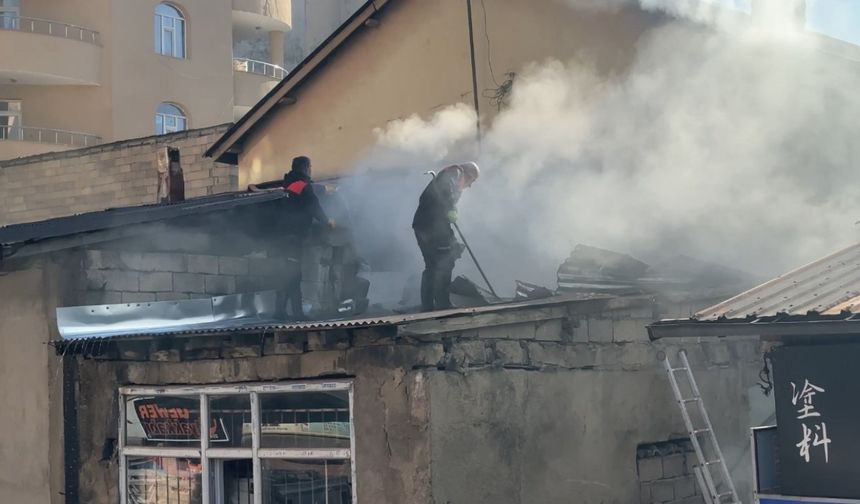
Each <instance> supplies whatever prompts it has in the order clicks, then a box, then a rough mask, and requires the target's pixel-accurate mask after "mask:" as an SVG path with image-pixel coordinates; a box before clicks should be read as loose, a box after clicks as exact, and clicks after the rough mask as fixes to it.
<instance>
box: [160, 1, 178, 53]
mask: <svg viewBox="0 0 860 504" xmlns="http://www.w3.org/2000/svg"><path fill="white" fill-rule="evenodd" d="M153 26H154V30H155V33H154V34H153V35H154V39H155V52H156V53H158V54H163V55H165V56H173V57H174V58H185V18H184V17H183V16H182V13H181V12H179V9H177V8H176V7H174V6H172V5H170V4H166V3H162V4H158V7H156V8H155V22H154V23H153Z"/></svg>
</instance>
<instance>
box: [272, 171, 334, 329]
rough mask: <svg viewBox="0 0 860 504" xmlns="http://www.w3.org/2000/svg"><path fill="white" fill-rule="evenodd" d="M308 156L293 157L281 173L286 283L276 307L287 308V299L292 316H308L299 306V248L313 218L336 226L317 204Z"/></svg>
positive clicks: (298, 319) (300, 274) (300, 304)
mask: <svg viewBox="0 0 860 504" xmlns="http://www.w3.org/2000/svg"><path fill="white" fill-rule="evenodd" d="M312 184H313V181H312V180H311V160H310V158H308V157H307V156H299V157H296V158H293V162H292V166H291V169H290V172H289V173H285V174H284V185H283V190H284V192H285V193H286V194H287V197H286V198H285V199H284V211H285V214H286V216H285V220H286V229H284V242H283V243H284V246H283V253H284V255H285V256H286V258H287V271H286V273H287V285H286V290H285V293H284V294H281V295H279V296H278V297H279V299H278V309H280V310H286V304H287V302H289V303H290V307H291V309H292V319H293V320H296V321H302V320H307V317H306V316H305V314H304V311H303V310H302V287H301V285H302V248H303V245H304V242H305V240H306V239H307V237H308V233H309V232H310V228H311V224H312V223H313V221H314V220H316V221H318V222H320V223H322V224H327V225H328V226H329V227H330V228H332V229H333V228H334V227H335V222H334V220H332V219H329V218H328V217H327V216H326V214H325V211H324V210H323V209H322V206H321V205H320V202H319V199H318V198H317V196H316V194H314V190H313V187H312Z"/></svg>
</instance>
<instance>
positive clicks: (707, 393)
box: [70, 299, 761, 504]
mask: <svg viewBox="0 0 860 504" xmlns="http://www.w3.org/2000/svg"><path fill="white" fill-rule="evenodd" d="M653 309H654V307H653V306H652V305H651V301H650V300H649V299H618V300H611V301H605V300H603V301H594V302H585V303H576V302H572V303H570V304H568V305H564V304H557V303H556V304H552V305H547V306H541V305H537V306H534V307H531V308H526V309H521V310H518V311H507V312H504V313H499V314H492V315H493V316H496V317H503V319H504V322H499V320H501V319H493V316H491V317H486V316H481V315H470V314H465V315H462V316H461V317H457V318H448V319H446V320H445V321H433V320H431V321H424V322H418V323H415V324H408V323H407V324H403V325H401V326H400V327H396V328H395V327H380V328H368V329H354V330H335V331H322V332H308V333H304V332H289V333H281V334H272V333H271V332H269V333H268V334H262V335H259V334H250V335H244V336H241V335H235V336H232V337H228V338H224V337H217V338H208V337H205V336H200V337H195V338H188V339H181V338H174V339H161V340H158V341H153V342H142V343H141V342H128V344H124V343H123V342H122V341H120V342H118V343H117V344H116V345H111V344H106V345H90V346H89V347H87V346H83V347H82V349H83V350H82V352H83V354H84V355H83V356H79V357H78V364H79V368H80V374H79V376H80V379H79V391H80V394H79V396H78V400H79V402H80V405H81V407H80V408H79V411H80V412H81V413H80V415H79V423H78V430H79V432H80V435H81V445H80V446H81V470H80V475H81V496H82V497H83V498H84V499H85V500H86V501H87V502H93V503H101V502H104V503H107V502H112V501H115V500H116V495H117V492H118V491H117V485H118V482H119V474H118V466H117V459H116V456H115V454H110V455H108V458H105V451H104V447H105V446H106V445H107V446H110V442H111V440H112V439H115V437H116V436H117V431H116V422H115V420H112V419H111V418H108V419H107V420H106V418H105V415H106V413H105V412H109V413H107V414H108V415H113V414H114V412H115V411H116V410H117V406H116V402H115V401H116V391H117V389H118V387H120V386H123V385H131V384H141V385H143V384H146V385H163V384H216V383H241V382H255V381H279V380H301V379H305V380H307V379H317V378H324V377H327V376H329V377H330V376H342V377H352V379H354V382H355V385H356V388H355V396H354V404H355V436H356V452H355V459H356V469H357V480H356V482H355V485H356V489H357V491H358V499H359V502H415V503H445V502H499V503H511V504H514V503H530V502H567V501H570V500H571V499H574V500H576V501H577V502H589V503H590V502H605V503H617V504H630V503H632V502H637V499H638V498H639V496H640V482H643V483H647V484H648V486H649V488H650V486H651V485H652V484H653V485H654V486H656V487H658V488H662V486H664V485H666V484H668V485H669V487H668V490H667V489H663V490H661V491H660V493H658V495H668V498H666V499H665V502H675V501H679V502H684V503H685V504H686V503H689V502H694V501H691V500H688V501H684V500H683V499H685V498H687V497H689V496H688V495H686V493H687V492H689V486H688V483H689V478H687V477H686V476H685V473H684V471H683V469H679V468H672V467H669V464H670V463H671V456H667V457H665V459H666V463H667V467H666V468H665V470H662V469H661V470H660V471H656V472H655V471H649V472H648V473H645V472H644V471H645V470H644V469H640V466H643V467H644V465H645V464H644V463H642V464H640V463H639V459H640V457H639V455H638V450H639V447H640V445H642V444H643V443H645V444H651V443H660V442H665V441H669V440H677V439H679V438H683V437H684V428H683V424H682V421H681V415H680V412H679V410H678V408H677V405H676V404H675V402H674V399H673V398H672V395H671V392H670V389H669V384H668V381H667V379H666V377H665V373H664V372H663V370H662V367H661V366H660V363H659V361H658V358H657V357H658V355H657V354H658V352H659V351H665V352H667V353H671V354H672V355H673V356H674V352H675V351H677V350H678V349H679V348H680V347H684V346H685V347H687V349H688V351H689V352H690V361H691V363H692V365H693V367H694V372H695V373H696V376H697V377H698V379H699V385H700V387H701V390H702V394H703V397H704V398H705V401H706V405H707V407H708V409H709V411H710V412H711V417H712V420H713V422H714V425H715V428H716V431H717V434H718V437H719V440H720V442H721V444H722V447H723V451H724V453H725V455H726V460H727V462H728V465H729V467H730V469H731V470H732V473H733V475H734V477H735V482H736V484H737V485H738V488H739V491H740V492H741V494H742V495H741V498H742V499H743V500H744V501H745V502H746V501H749V500H750V497H751V494H750V481H751V478H752V472H751V468H750V462H749V461H750V460H751V459H750V456H749V453H748V449H749V444H748V433H749V431H748V428H749V427H750V425H751V424H752V420H751V419H750V415H749V410H748V404H749V403H750V402H752V401H755V400H757V397H756V394H759V392H758V389H757V388H755V389H754V391H753V392H750V388H751V387H754V386H755V384H756V383H757V380H758V368H759V365H760V357H761V355H760V351H759V345H758V343H757V342H756V341H751V340H734V341H730V342H723V341H720V342H708V343H696V342H692V341H684V342H679V343H672V344H663V343H658V344H653V343H650V342H648V341H647V340H646V338H647V336H646V333H645V325H646V324H648V323H650V321H652V320H653V317H654V315H655V314H654V312H653ZM485 315H487V314H485ZM491 320H496V321H497V322H499V323H495V324H494V323H492V322H490V321H491ZM434 323H435V324H436V325H434ZM454 327H459V328H461V329H454ZM79 350H81V348H79ZM132 350H133V351H132ZM70 351H73V350H70ZM166 353H169V355H170V356H171V357H170V359H168V360H169V362H165V361H164V355H165V354H166ZM219 356H220V358H219ZM675 479H679V480H683V484H684V485H687V486H682V485H677V489H678V490H677V493H676V490H675V488H676V487H675V485H674V484H675ZM655 481H656V482H658V483H654V482H655ZM676 496H677V499H676ZM643 502H647V501H643ZM656 502H663V500H658V501H656Z"/></svg>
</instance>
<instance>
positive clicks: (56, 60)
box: [0, 16, 102, 85]
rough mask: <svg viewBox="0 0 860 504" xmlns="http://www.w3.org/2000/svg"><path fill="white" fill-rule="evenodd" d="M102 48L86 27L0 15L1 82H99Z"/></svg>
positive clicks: (75, 83) (94, 33) (90, 83)
mask: <svg viewBox="0 0 860 504" xmlns="http://www.w3.org/2000/svg"><path fill="white" fill-rule="evenodd" d="M101 49H102V48H101V39H100V36H99V33H98V32H96V31H94V30H90V29H88V28H83V27H80V26H75V25H72V24H67V23H60V22H57V21H48V20H46V19H38V18H29V17H20V16H14V17H13V16H0V84H10V83H11V84H32V85H63V84H70V85H98V84H99V81H100V80H101V79H100V72H101Z"/></svg>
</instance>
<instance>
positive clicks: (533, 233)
mask: <svg viewBox="0 0 860 504" xmlns="http://www.w3.org/2000/svg"><path fill="white" fill-rule="evenodd" d="M568 1H569V2H571V3H573V4H577V5H579V6H582V5H585V6H586V7H595V5H597V6H599V3H597V4H595V3H594V2H589V1H588V0H568ZM775 1H776V2H779V4H781V5H783V6H786V5H788V4H790V3H791V2H787V1H785V0H775ZM581 2H586V4H589V3H590V4H591V5H586V4H582V3H581ZM619 3H623V0H620V1H619V2H612V3H610V4H609V5H610V6H611V7H613V8H615V7H617V6H618V4H619ZM641 3H642V7H644V8H646V9H660V10H662V11H664V12H666V13H668V14H669V15H671V16H675V17H681V18H685V19H686V21H683V22H668V23H666V24H664V25H662V26H661V27H659V28H656V29H655V30H653V31H652V32H651V33H650V34H648V35H647V36H646V37H645V38H643V40H641V41H640V45H639V49H638V55H637V58H636V61H635V63H634V65H633V67H632V68H631V69H630V70H629V71H628V72H626V73H625V74H624V75H620V76H616V77H613V78H611V79H609V78H607V77H605V76H603V75H599V74H598V73H597V72H596V71H594V70H593V69H592V68H591V67H590V66H589V65H588V64H587V63H583V62H581V61H541V62H535V63H534V64H532V65H531V66H530V67H529V68H527V69H526V70H525V71H524V72H520V75H518V77H517V80H516V81H515V84H514V87H513V93H512V96H511V97H510V100H509V104H508V107H507V108H506V109H504V110H503V111H502V112H501V113H500V114H499V115H498V116H497V117H495V118H494V120H493V121H492V124H491V125H490V126H489V127H487V125H486V122H485V123H484V124H485V126H484V128H485V131H484V137H483V142H482V146H481V149H480V154H479V155H478V156H477V157H478V161H479V164H480V165H481V166H482V168H483V174H482V177H481V179H480V180H479V182H478V183H476V184H475V186H473V188H472V189H470V190H469V191H467V192H466V193H465V194H464V196H463V199H462V200H461V203H460V210H461V211H460V214H461V227H462V228H463V231H464V232H466V233H467V237H468V238H469V239H470V241H471V242H472V247H473V248H474V249H475V251H476V253H478V254H479V256H480V258H481V259H482V261H484V262H485V264H484V267H485V269H487V270H488V273H489V274H490V277H491V278H493V279H494V280H495V281H496V282H497V284H498V285H499V286H501V288H500V289H499V290H503V291H505V292H506V293H509V292H510V288H511V286H512V280H513V279H514V278H520V279H524V280H530V281H540V282H543V283H544V284H547V285H550V286H552V285H553V284H554V275H555V270H556V268H557V266H558V265H559V263H561V262H562V261H563V260H564V258H565V257H566V256H567V255H568V254H569V252H570V250H571V248H572V247H573V246H574V245H575V244H576V243H588V244H592V245H596V246H601V247H606V248H610V249H614V250H618V251H622V252H629V253H632V254H634V255H636V256H639V257H641V258H643V259H645V260H648V258H653V257H656V256H663V257H668V256H672V255H675V254H687V255H691V256H694V257H698V258H701V259H704V260H711V261H716V262H720V263H723V264H726V265H730V266H734V267H736V268H739V269H745V270H747V271H750V272H752V273H755V274H756V275H759V276H768V275H773V274H778V273H780V272H782V271H785V270H786V269H788V268H791V267H795V266H798V265H800V264H802V263H804V262H806V261H809V260H813V259H815V258H817V257H820V256H822V255H824V254H827V253H829V252H832V251H835V250H836V249H838V248H840V247H842V246H844V245H846V244H849V243H851V242H854V241H856V234H857V228H856V227H855V225H854V222H855V221H857V220H858V218H860V203H858V198H857V189H856V182H855V181H856V178H855V170H854V166H853V164H854V160H855V159H856V158H857V150H858V147H857V145H858V143H857V142H856V141H855V139H854V137H855V135H854V131H855V129H854V123H855V121H856V119H855V118H856V117H857V116H858V112H860V95H858V94H857V93H856V91H855V89H854V86H853V85H852V83H853V82H856V76H857V72H858V71H859V70H860V67H858V66H857V63H854V62H849V61H847V60H845V59H842V58H839V57H835V56H832V55H829V54H826V53H824V52H822V51H820V48H819V47H817V46H816V45H815V44H816V42H814V41H812V40H811V38H810V37H808V36H805V35H801V34H800V33H798V31H797V26H796V23H795V22H794V21H793V19H794V18H792V17H791V16H790V15H788V14H786V12H787V11H786V10H785V9H769V8H768V5H765V7H764V9H763V10H762V11H760V12H763V13H764V14H761V13H759V14H758V16H757V17H755V20H751V19H749V16H747V15H746V14H743V13H741V12H738V11H735V10H733V9H726V8H718V7H717V6H715V5H712V4H710V5H704V6H703V2H697V1H692V0H675V1H670V0H641ZM779 4H774V5H777V6H778V5H779ZM789 10H790V9H789ZM771 12H773V14H772V13H771ZM689 20H692V21H695V22H689ZM517 70H518V69H517ZM474 120H475V117H474V113H473V112H472V109H471V107H469V106H468V105H465V104H458V105H455V106H453V107H450V108H448V109H445V110H442V111H440V112H438V113H437V114H436V115H434V116H433V117H430V118H428V119H427V120H422V119H419V118H418V117H412V118H408V119H406V120H402V121H396V122H393V123H391V124H390V125H389V126H388V127H387V128H386V129H384V130H381V131H378V132H377V134H378V137H379V142H380V146H381V148H379V149H377V150H376V151H374V153H372V154H371V155H370V158H369V159H368V160H367V161H366V162H365V164H367V165H368V166H374V167H383V168H384V167H395V166H396V167H399V168H405V169H408V172H409V173H411V174H412V175H411V176H410V177H411V178H409V180H410V181H411V182H410V183H409V184H405V185H402V186H398V187H400V189H399V190H396V191H394V192H393V194H392V196H391V198H392V200H391V201H386V202H385V207H386V208H398V209H403V210H402V212H399V211H398V212H397V213H398V216H397V217H390V218H393V219H396V220H397V222H396V225H395V226H394V227H395V228H396V229H395V230H392V231H391V233H393V234H396V237H395V236H391V237H389V239H388V241H387V243H388V244H391V243H400V244H402V246H403V247H404V248H403V250H405V251H406V253H407V254H412V257H413V258H414V264H416V265H417V264H418V261H419V258H418V256H417V249H415V245H414V243H412V237H411V230H410V229H409V220H410V219H411V212H412V211H414V207H415V204H416V201H417V196H418V193H419V192H420V190H421V188H422V187H423V184H425V183H426V179H424V178H422V176H421V175H420V174H421V172H422V171H423V170H425V169H430V168H437V169H438V167H440V166H442V164H443V163H445V162H448V161H457V160H465V159H470V158H474V157H475V156H476V155H475V154H474V153H475V152H477V151H478V148H477V146H475V145H474V144H473V141H474V137H475V131H474V128H473V127H472V125H473V124H474ZM401 213H402V215H400V214H401ZM460 264H461V266H460V267H461V268H464V269H466V270H467V272H468V273H469V274H470V276H471V277H472V278H474V279H477V278H478V277H477V275H476V274H475V273H474V271H473V270H472V271H468V268H469V264H468V261H466V260H463V261H461V262H460Z"/></svg>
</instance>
